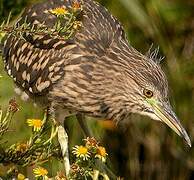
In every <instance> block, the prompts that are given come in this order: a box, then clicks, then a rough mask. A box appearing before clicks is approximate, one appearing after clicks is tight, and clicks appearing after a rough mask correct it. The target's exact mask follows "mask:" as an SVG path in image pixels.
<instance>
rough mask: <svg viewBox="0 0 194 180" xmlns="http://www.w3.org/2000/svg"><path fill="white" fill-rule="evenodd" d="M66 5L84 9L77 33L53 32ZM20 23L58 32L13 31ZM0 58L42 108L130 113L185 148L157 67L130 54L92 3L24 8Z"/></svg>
mask: <svg viewBox="0 0 194 180" xmlns="http://www.w3.org/2000/svg"><path fill="white" fill-rule="evenodd" d="M72 3H73V9H74V10H76V8H77V9H78V8H80V4H81V5H82V8H81V9H82V10H81V12H80V13H79V14H78V16H77V19H76V22H77V26H78V24H79V26H80V27H79V28H78V30H77V29H76V31H74V33H72V34H71V35H69V34H68V31H66V32H62V33H61V32H60V30H59V31H56V24H58V25H59V23H57V22H58V17H59V19H60V21H61V22H60V26H61V27H63V26H65V24H66V23H67V20H69V19H68V18H63V16H60V15H64V14H65V13H67V11H68V9H69V7H72ZM74 10H73V11H74ZM78 22H79V23H78ZM23 24H25V25H26V26H28V27H30V28H31V29H33V30H36V29H37V28H38V26H40V25H41V26H44V27H45V28H46V30H48V29H50V33H52V32H53V31H56V32H54V33H52V35H51V34H49V33H47V34H42V33H41V32H42V31H40V32H38V33H35V32H34V31H33V30H31V31H28V32H27V30H26V31H25V30H21V31H20V32H18V31H17V30H16V29H17V28H19V27H21V26H23V27H24V25H23ZM75 26H76V24H73V28H75ZM71 28H72V27H70V29H71ZM59 29H60V27H59ZM46 30H45V31H46ZM67 34H68V35H69V38H63V37H64V36H67ZM3 59H4V63H5V69H6V70H7V72H8V74H9V75H10V76H11V77H12V78H13V80H14V81H15V84H16V85H17V86H18V87H19V88H21V89H22V90H23V91H25V92H26V93H27V94H28V95H29V96H30V97H31V98H32V99H34V100H35V101H37V102H39V103H40V104H42V105H45V106H52V107H54V109H55V110H56V111H58V110H59V109H60V110H61V109H62V110H63V109H64V110H68V111H70V112H74V113H79V114H85V115H88V116H91V117H95V118H99V119H110V120H113V121H115V122H120V121H122V120H124V119H126V118H128V116H129V114H130V113H138V114H142V115H147V116H150V117H151V118H152V119H155V120H159V121H162V122H164V123H166V124H167V125H168V126H169V127H170V128H172V129H173V130H174V131H175V132H176V133H177V134H178V135H179V136H182V137H183V138H184V139H185V140H186V142H187V143H188V145H189V146H191V142H190V139H189V137H188V135H187V133H186V131H185V130H184V128H183V127H182V125H181V124H180V122H179V120H178V119H177V117H176V115H175V114H174V112H173V111H172V108H171V106H170V104H169V100H168V83H167V80H166V77H165V74H164V72H163V71H162V69H161V68H160V65H159V62H158V61H156V60H154V58H153V57H151V56H145V55H142V54H141V53H139V52H138V51H137V50H135V49H134V48H133V47H132V46H131V45H130V44H129V43H128V41H127V39H126V36H125V33H124V31H123V28H122V26H121V25H120V23H119V22H118V21H117V20H116V19H115V18H114V17H113V16H112V15H110V13H109V12H108V11H107V10H106V9H105V8H104V7H103V6H101V5H99V4H98V3H96V2H94V1H93V0H83V1H81V2H78V1H75V2H73V1H70V0H69V1H68V0H48V1H46V2H43V3H38V4H36V5H34V6H32V7H31V8H29V9H27V10H26V11H25V12H24V13H23V15H22V17H21V18H20V19H19V20H18V22H17V23H16V25H15V27H14V28H13V30H12V31H10V32H8V33H7V35H6V37H5V41H4V44H3Z"/></svg>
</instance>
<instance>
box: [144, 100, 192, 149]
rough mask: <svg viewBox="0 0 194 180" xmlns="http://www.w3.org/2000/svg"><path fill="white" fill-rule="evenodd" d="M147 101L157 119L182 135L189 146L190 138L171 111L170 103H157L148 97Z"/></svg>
mask: <svg viewBox="0 0 194 180" xmlns="http://www.w3.org/2000/svg"><path fill="white" fill-rule="evenodd" d="M147 102H148V103H149V104H150V105H151V107H152V110H153V112H154V114H155V115H156V116H157V117H158V118H159V120H161V121H162V122H164V123H165V124H167V125H168V126H169V127H170V128H171V129H172V130H174V131H175V132H176V133H177V134H178V135H179V136H181V137H183V138H184V140H185V141H186V142H187V144H188V145H189V147H191V141H190V138H189V136H188V134H187V132H186V131H185V129H184V128H183V126H182V125H181V123H180V121H179V120H178V118H177V117H176V115H175V114H174V112H173V111H172V108H171V107H170V105H160V103H158V102H157V101H156V100H154V99H148V100H147Z"/></svg>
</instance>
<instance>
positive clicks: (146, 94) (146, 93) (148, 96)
mask: <svg viewBox="0 0 194 180" xmlns="http://www.w3.org/2000/svg"><path fill="white" fill-rule="evenodd" d="M143 94H144V95H145V96H146V97H147V98H151V97H152V96H153V95H154V94H153V92H152V91H150V90H148V89H144V90H143Z"/></svg>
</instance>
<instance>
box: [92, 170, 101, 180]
mask: <svg viewBox="0 0 194 180" xmlns="http://www.w3.org/2000/svg"><path fill="white" fill-rule="evenodd" d="M99 174H100V172H99V171H98V170H96V169H95V170H94V175H93V178H92V179H93V180H98V177H99Z"/></svg>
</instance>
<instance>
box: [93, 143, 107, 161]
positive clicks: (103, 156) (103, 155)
mask: <svg viewBox="0 0 194 180" xmlns="http://www.w3.org/2000/svg"><path fill="white" fill-rule="evenodd" d="M107 155H108V154H107V153H106V149H105V148H104V147H102V146H98V147H97V152H96V155H95V157H96V158H99V159H100V160H101V161H102V162H105V161H106V156H107Z"/></svg>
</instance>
